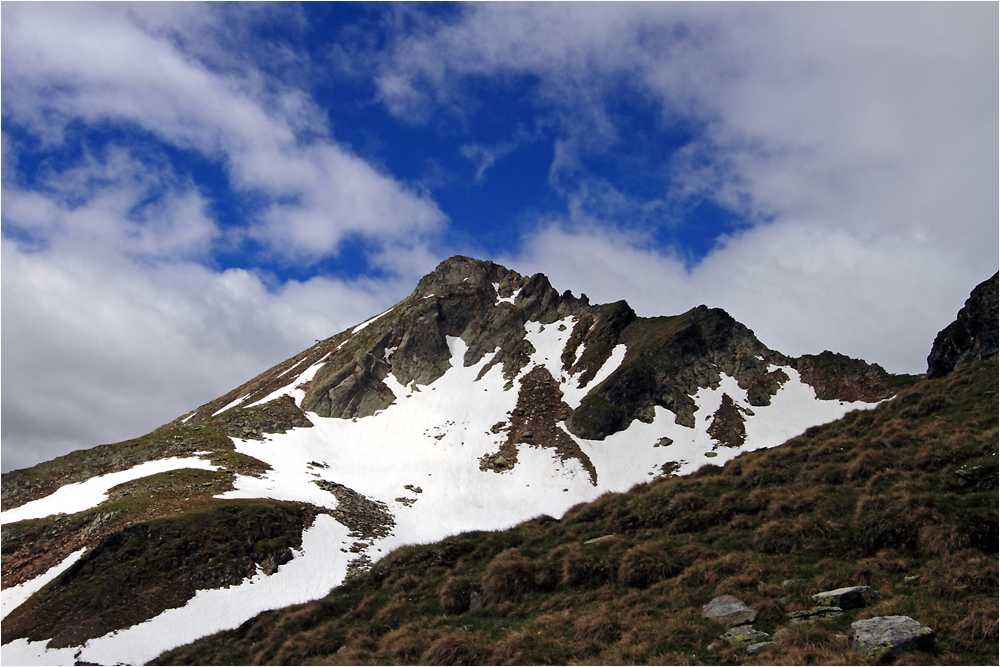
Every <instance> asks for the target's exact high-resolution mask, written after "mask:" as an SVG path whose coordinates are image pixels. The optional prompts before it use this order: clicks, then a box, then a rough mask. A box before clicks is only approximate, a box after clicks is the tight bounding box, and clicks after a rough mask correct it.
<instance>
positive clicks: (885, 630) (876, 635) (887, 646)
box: [851, 616, 934, 662]
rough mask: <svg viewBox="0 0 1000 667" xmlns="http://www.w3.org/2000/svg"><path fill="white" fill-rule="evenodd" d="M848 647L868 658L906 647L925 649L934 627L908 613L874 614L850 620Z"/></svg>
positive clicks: (930, 642) (882, 655)
mask: <svg viewBox="0 0 1000 667" xmlns="http://www.w3.org/2000/svg"><path fill="white" fill-rule="evenodd" d="M851 636H852V637H853V641H852V642H851V648H852V649H854V650H855V651H858V652H859V653H861V654H863V655H864V656H865V657H866V658H868V660H870V661H872V662H879V661H881V660H883V659H885V658H887V657H888V656H890V655H898V654H900V653H905V652H907V651H917V650H926V649H928V648H930V646H931V644H932V643H933V642H934V631H933V630H931V629H930V628H928V627H927V626H926V625H921V624H920V623H918V622H917V621H915V620H913V619H912V618H910V617H909V616H876V617H875V618H869V619H865V620H863V621H857V622H856V623H852V624H851Z"/></svg>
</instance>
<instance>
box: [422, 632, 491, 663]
mask: <svg viewBox="0 0 1000 667" xmlns="http://www.w3.org/2000/svg"><path fill="white" fill-rule="evenodd" d="M484 653H485V651H484V650H483V647H482V646H481V645H480V644H479V643H478V642H477V641H475V639H474V638H473V637H472V636H471V635H469V633H467V632H461V631H458V632H449V633H448V634H446V635H443V636H441V637H439V638H438V639H437V640H435V641H434V643H433V644H431V646H430V648H428V649H427V650H426V651H425V652H424V654H423V655H422V656H420V662H421V663H422V664H425V665H476V664H479V663H481V662H482V658H483V654H484Z"/></svg>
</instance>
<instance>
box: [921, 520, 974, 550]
mask: <svg viewBox="0 0 1000 667" xmlns="http://www.w3.org/2000/svg"><path fill="white" fill-rule="evenodd" d="M968 546H969V536H968V534H966V533H965V532H963V531H960V530H959V529H958V528H956V527H955V526H936V525H933V524H926V525H924V527H923V528H921V529H920V548H921V549H923V551H924V553H926V554H927V555H928V556H943V555H945V554H951V553H955V552H956V551H961V550H963V549H965V548H966V547H968Z"/></svg>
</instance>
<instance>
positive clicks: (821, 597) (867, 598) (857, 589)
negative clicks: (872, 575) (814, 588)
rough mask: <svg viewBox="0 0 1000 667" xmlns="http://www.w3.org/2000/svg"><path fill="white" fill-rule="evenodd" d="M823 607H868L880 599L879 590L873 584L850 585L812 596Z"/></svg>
mask: <svg viewBox="0 0 1000 667" xmlns="http://www.w3.org/2000/svg"><path fill="white" fill-rule="evenodd" d="M812 597H813V600H815V601H816V604H818V605H819V606H821V607H840V608H841V609H854V608H856V607H867V606H868V605H870V604H874V603H875V602H876V601H877V600H878V592H877V591H876V590H875V589H874V588H872V587H871V586H849V587H847V588H838V589H836V590H833V591H823V592H822V593H817V594H816V595H814V596H812Z"/></svg>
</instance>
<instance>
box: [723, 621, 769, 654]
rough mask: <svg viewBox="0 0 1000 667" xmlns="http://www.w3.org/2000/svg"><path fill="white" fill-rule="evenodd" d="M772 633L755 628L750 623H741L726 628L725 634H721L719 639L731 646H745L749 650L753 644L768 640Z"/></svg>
mask: <svg viewBox="0 0 1000 667" xmlns="http://www.w3.org/2000/svg"><path fill="white" fill-rule="evenodd" d="M770 638H771V635H769V634H767V633H766V632H761V631H760V630H754V628H753V627H752V626H750V625H740V626H737V627H735V628H730V629H729V630H726V632H725V634H721V635H719V639H721V640H722V641H724V642H726V643H727V644H729V645H731V646H743V647H744V648H746V649H747V650H749V648H750V647H751V646H754V645H756V644H761V643H763V642H766V641H768V640H769V639H770Z"/></svg>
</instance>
